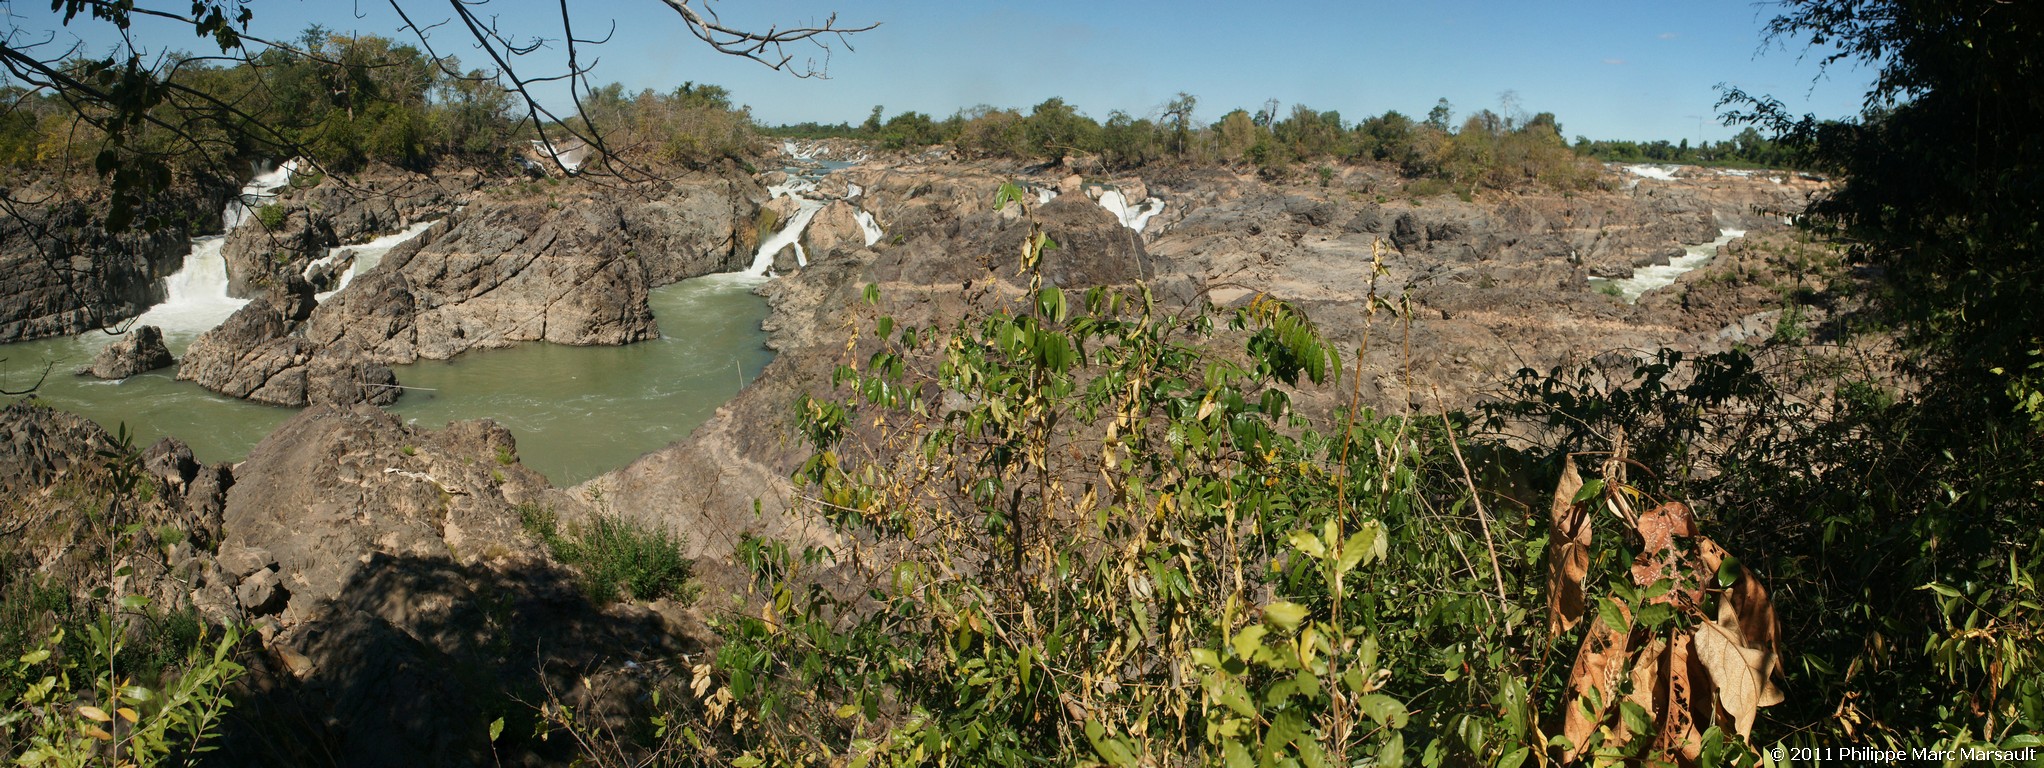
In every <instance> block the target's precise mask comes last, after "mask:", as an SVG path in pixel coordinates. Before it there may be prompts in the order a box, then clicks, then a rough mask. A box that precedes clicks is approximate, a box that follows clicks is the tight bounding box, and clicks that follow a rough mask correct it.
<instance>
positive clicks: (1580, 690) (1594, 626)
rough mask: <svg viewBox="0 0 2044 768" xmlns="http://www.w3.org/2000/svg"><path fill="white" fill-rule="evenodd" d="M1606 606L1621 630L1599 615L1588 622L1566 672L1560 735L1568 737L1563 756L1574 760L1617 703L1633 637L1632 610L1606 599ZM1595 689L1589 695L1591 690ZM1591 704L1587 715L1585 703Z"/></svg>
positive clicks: (1564, 758) (1567, 759) (1568, 759)
mask: <svg viewBox="0 0 2044 768" xmlns="http://www.w3.org/2000/svg"><path fill="white" fill-rule="evenodd" d="M1605 605H1606V606H1615V607H1616V608H1617V609H1618V615H1617V617H1616V618H1617V620H1618V621H1617V623H1618V624H1619V626H1620V627H1621V628H1620V629H1613V628H1612V627H1611V622H1608V621H1606V620H1605V619H1604V617H1601V616H1600V617H1598V618H1597V620H1596V621H1592V622H1590V628H1589V629H1588V630H1587V631H1585V632H1584V633H1583V646H1582V648H1580V649H1578V650H1577V651H1576V663H1575V667H1574V668H1573V669H1572V670H1570V672H1569V690H1570V696H1569V703H1568V713H1567V714H1566V716H1565V717H1564V718H1563V720H1562V735H1563V736H1566V737H1567V738H1568V742H1569V748H1568V750H1567V751H1566V752H1564V753H1563V755H1562V759H1563V760H1566V761H1573V760H1575V759H1576V757H1577V756H1578V755H1581V754H1582V752H1583V743H1584V742H1585V741H1588V740H1589V738H1590V734H1592V733H1596V732H1597V724H1598V723H1601V722H1603V721H1604V715H1605V713H1606V712H1609V711H1610V710H1611V707H1612V706H1613V705H1615V704H1617V703H1618V695H1617V694H1618V684H1619V681H1620V680H1623V679H1625V671H1626V668H1625V662H1626V659H1627V656H1628V654H1627V653H1626V651H1627V648H1628V644H1629V643H1630V642H1631V640H1632V611H1630V610H1628V609H1627V608H1626V607H1625V606H1624V605H1623V604H1621V603H1615V602H1609V601H1607V602H1605ZM1592 691H1595V695H1594V696H1592V695H1591V692H1592ZM1585 702H1588V703H1589V704H1591V705H1592V706H1591V707H1590V711H1589V712H1588V713H1587V714H1586V713H1585V712H1584V704H1585Z"/></svg>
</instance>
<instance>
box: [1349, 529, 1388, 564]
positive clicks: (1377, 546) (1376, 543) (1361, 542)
mask: <svg viewBox="0 0 2044 768" xmlns="http://www.w3.org/2000/svg"><path fill="white" fill-rule="evenodd" d="M1380 533H1381V531H1380V530H1379V527H1378V525H1377V523H1376V522H1375V521H1372V522H1369V523H1365V524H1363V529H1362V530H1360V531H1356V533H1355V535H1353V536H1350V537H1348V541H1345V542H1342V545H1341V572H1342V573H1348V572H1349V571H1353V570H1355V568H1356V566H1357V565H1360V564H1362V562H1363V559H1364V558H1365V557H1370V558H1372V559H1374V558H1379V557H1383V554H1382V548H1383V546H1384V542H1383V541H1381V540H1380V539H1381V538H1382V537H1381V536H1380V535H1379V534H1380Z"/></svg>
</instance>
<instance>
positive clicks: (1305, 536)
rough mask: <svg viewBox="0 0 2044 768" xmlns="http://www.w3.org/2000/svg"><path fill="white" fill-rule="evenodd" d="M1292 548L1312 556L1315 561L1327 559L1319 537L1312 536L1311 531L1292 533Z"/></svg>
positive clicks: (1325, 550) (1324, 546)
mask: <svg viewBox="0 0 2044 768" xmlns="http://www.w3.org/2000/svg"><path fill="white" fill-rule="evenodd" d="M1292 548H1293V549H1297V550H1299V551H1300V552H1304V553H1306V554H1308V555H1312V556H1313V559H1315V560H1322V559H1326V557H1327V546H1326V545H1324V544H1321V543H1320V537H1318V536H1315V535H1313V532H1312V531H1293V532H1292Z"/></svg>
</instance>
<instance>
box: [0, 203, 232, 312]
mask: <svg viewBox="0 0 2044 768" xmlns="http://www.w3.org/2000/svg"><path fill="white" fill-rule="evenodd" d="M10 194H11V195H12V196H13V197H14V198H15V199H17V200H34V199H44V200H46V202H45V203H44V204H43V205H41V206H20V207H18V208H17V210H16V212H15V213H13V214H9V215H6V216H0V343H8V342H15V341H27V340H30V339H40V338H47V337H51V336H69V335H72V334H77V333H83V332H85V331H89V330H93V329H96V328H106V327H111V326H114V325H115V324H118V323H119V322H120V321H122V320H126V319H128V318H131V317H134V316H136V315H139V314H141V313H142V312H144V311H146V310H148V309H149V306H150V305H152V304H154V303H156V302H158V301H162V300H163V285H162V282H161V281H162V278H163V277H165V276H168V275H170V274H171V273H173V272H176V271H177V268H178V266H179V265H180V264H182V263H183V259H184V254H185V253H187V252H189V251H190V250H191V242H190V240H189V238H188V237H187V234H186V233H187V232H205V231H209V229H210V228H213V227H217V226H218V225H219V211H220V209H221V205H222V204H223V202H222V201H224V200H225V197H226V195H225V193H224V192H221V191H219V190H217V189H209V188H202V187H192V186H180V187H178V188H175V189H172V190H170V191H167V192H165V193H164V194H162V195H161V196H160V197H159V198H158V199H155V200H152V201H150V202H148V203H146V204H144V205H143V206H142V207H141V210H140V211H138V213H137V217H136V220H135V222H134V225H133V227H132V228H130V229H128V230H127V231H125V232H120V233H118V234H117V233H114V232H110V231H108V229H107V227H106V226H105V222H104V217H105V215H106V213H105V211H106V210H107V207H108V203H107V200H106V199H105V193H104V192H90V193H79V192H76V191H74V190H70V189H68V188H64V187H62V186H61V185H55V184H52V185H34V186H31V187H29V188H26V189H17V190H13V191H11V193H10ZM151 224H155V225H157V226H154V227H151V226H149V225H151Z"/></svg>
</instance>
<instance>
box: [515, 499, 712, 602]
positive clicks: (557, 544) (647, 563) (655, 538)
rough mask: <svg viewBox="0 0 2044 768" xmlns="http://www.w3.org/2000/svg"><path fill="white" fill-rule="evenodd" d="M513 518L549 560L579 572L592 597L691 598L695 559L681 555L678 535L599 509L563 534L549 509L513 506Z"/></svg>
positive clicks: (684, 541) (681, 540)
mask: <svg viewBox="0 0 2044 768" xmlns="http://www.w3.org/2000/svg"><path fill="white" fill-rule="evenodd" d="M518 519H519V523H520V525H521V526H522V527H524V529H525V532H526V534H527V535H530V536H532V537H533V539H534V540H537V541H538V542H539V543H540V544H541V545H543V546H545V547H546V549H547V552H548V553H549V554H551V555H553V557H554V559H555V560H558V561H560V562H561V563H563V564H565V565H570V566H574V567H575V568H576V569H577V571H578V572H580V574H581V580H582V589H583V591H584V592H585V593H586V594H588V595H589V597H590V599H592V600H596V601H598V602H610V601H614V600H618V599H630V600H658V599H661V598H673V599H676V600H681V601H688V600H691V599H693V598H694V597H695V593H696V586H695V585H694V584H693V583H691V578H692V577H693V576H694V573H695V561H694V560H691V559H689V558H688V556H687V555H686V554H684V551H685V550H686V549H687V546H688V542H687V539H685V538H683V537H682V536H680V535H677V534H673V533H669V532H668V531H666V530H665V529H660V528H650V527H647V526H644V525H640V524H638V523H634V522H631V521H628V520H624V519H622V518H619V517H616V516H613V515H609V514H603V513H599V514H597V515H595V516H593V517H591V518H590V520H589V522H588V523H587V524H585V525H579V526H571V527H570V529H569V530H568V531H567V532H566V533H563V532H562V531H561V530H560V518H559V516H558V515H557V514H556V513H555V512H554V511H553V510H552V509H550V508H547V507H543V506H540V505H538V504H531V503H527V504H522V505H519V507H518Z"/></svg>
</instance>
